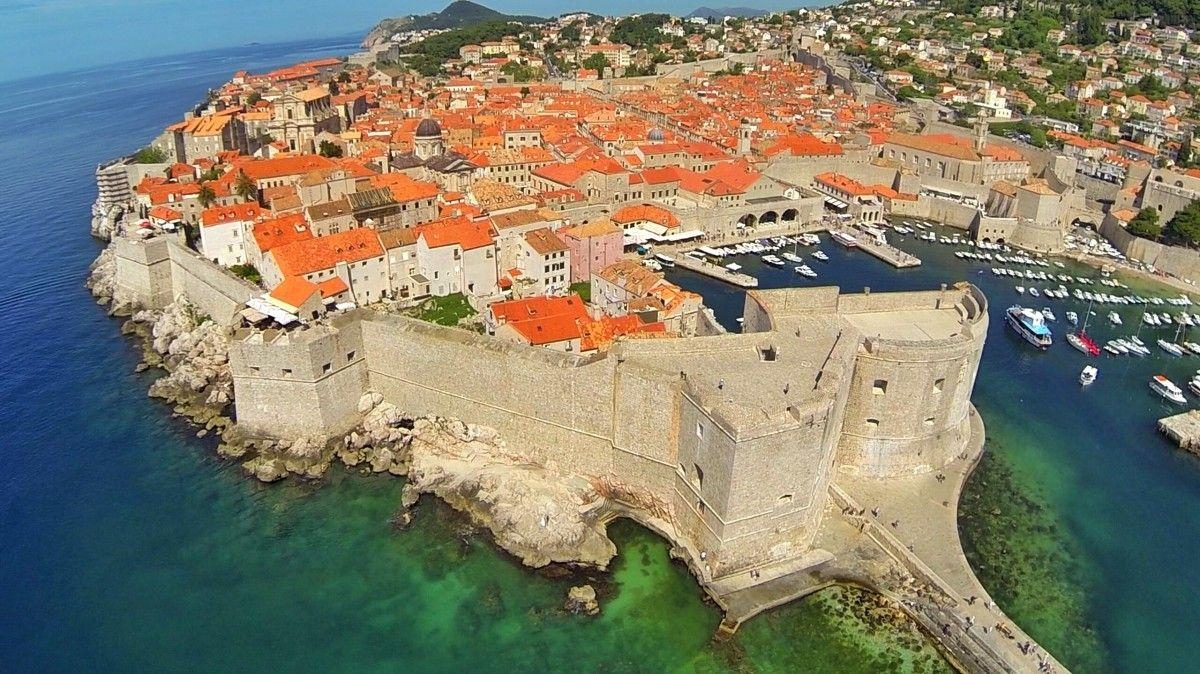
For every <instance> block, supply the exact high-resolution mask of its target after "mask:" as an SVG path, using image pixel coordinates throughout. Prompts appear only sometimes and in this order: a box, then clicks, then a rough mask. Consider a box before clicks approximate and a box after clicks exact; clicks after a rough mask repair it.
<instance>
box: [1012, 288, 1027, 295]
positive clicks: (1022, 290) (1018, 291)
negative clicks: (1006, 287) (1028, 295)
mask: <svg viewBox="0 0 1200 674" xmlns="http://www.w3.org/2000/svg"><path fill="white" fill-rule="evenodd" d="M1013 290H1016V291H1017V294H1018V295H1024V294H1025V286H1017V287H1016V288H1013Z"/></svg>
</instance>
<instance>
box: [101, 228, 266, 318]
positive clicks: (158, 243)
mask: <svg viewBox="0 0 1200 674" xmlns="http://www.w3.org/2000/svg"><path fill="white" fill-rule="evenodd" d="M112 246H113V247H114V250H115V252H116V260H117V268H116V283H117V285H118V286H119V287H120V288H121V289H122V290H124V291H125V292H127V293H129V294H130V295H131V296H132V297H133V298H134V300H135V302H137V304H139V305H140V306H143V307H146V308H151V309H161V308H162V307H165V306H166V305H168V304H170V303H171V302H173V301H175V298H177V297H180V296H182V297H186V298H187V299H188V301H189V302H191V303H192V304H193V305H195V306H196V307H197V308H198V309H200V310H201V311H203V312H204V313H206V314H208V315H209V316H211V317H212V318H213V320H215V321H217V322H218V323H219V324H221V325H224V326H231V325H233V324H234V322H235V319H236V317H237V313H238V312H239V311H241V310H242V309H243V308H244V307H245V306H246V300H248V299H250V298H251V297H255V296H257V295H260V294H262V289H261V288H258V287H257V286H254V285H252V284H250V283H247V282H246V281H243V280H241V279H239V278H237V277H236V276H233V275H231V274H229V273H228V272H226V271H225V270H223V269H221V268H220V267H217V266H216V265H214V264H212V263H210V262H208V261H207V260H205V259H203V258H201V257H200V256H199V255H198V254H196V253H195V252H193V251H191V250H189V249H188V248H186V247H185V246H183V245H182V244H181V243H179V242H178V241H176V240H174V239H173V238H172V237H169V236H156V237H153V238H150V239H147V240H138V239H132V238H129V237H116V238H114V239H113V241H112Z"/></svg>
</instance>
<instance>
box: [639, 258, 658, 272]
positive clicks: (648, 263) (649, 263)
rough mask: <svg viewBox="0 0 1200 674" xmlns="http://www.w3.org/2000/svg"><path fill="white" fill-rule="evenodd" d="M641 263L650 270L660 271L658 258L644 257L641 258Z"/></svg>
mask: <svg viewBox="0 0 1200 674" xmlns="http://www.w3.org/2000/svg"><path fill="white" fill-rule="evenodd" d="M642 264H643V265H644V266H645V267H646V269H649V270H650V271H662V265H661V264H659V263H658V260H652V259H650V258H646V259H645V260H642Z"/></svg>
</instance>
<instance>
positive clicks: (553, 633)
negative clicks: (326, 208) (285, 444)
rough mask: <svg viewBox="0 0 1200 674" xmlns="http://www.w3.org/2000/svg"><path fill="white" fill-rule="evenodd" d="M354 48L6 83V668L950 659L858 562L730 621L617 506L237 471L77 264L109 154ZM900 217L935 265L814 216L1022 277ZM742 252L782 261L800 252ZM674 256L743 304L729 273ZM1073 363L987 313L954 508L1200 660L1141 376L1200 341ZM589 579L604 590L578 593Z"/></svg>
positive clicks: (1056, 583) (283, 50)
mask: <svg viewBox="0 0 1200 674" xmlns="http://www.w3.org/2000/svg"><path fill="white" fill-rule="evenodd" d="M353 48H354V47H353V44H352V41H348V40H341V41H309V42H300V43H290V44H283V45H268V46H255V47H245V48H238V49H229V50H222V51H215V52H206V53H200V54H191V55H187V56H183V57H173V58H170V59H156V60H147V61H140V62H130V63H124V64H120V65H116V66H105V67H101V68H93V69H90V70H85V71H77V72H72V73H68V74H65V75H61V76H57V77H54V78H40V79H36V80H23V81H17V82H9V83H4V84H0V114H2V116H3V119H4V120H5V131H4V132H3V134H0V156H2V157H4V159H3V161H0V195H3V203H4V205H5V208H3V209H0V270H3V274H4V280H5V282H4V283H3V284H2V285H0V306H2V307H3V308H4V314H3V315H4V329H3V330H0V354H3V356H2V358H3V366H2V367H0V372H2V373H3V376H2V377H0V448H3V463H2V464H0V546H2V548H0V549H2V550H3V554H0V663H2V664H0V670H4V671H14V672H30V671H38V672H60V671H63V672H65V671H137V672H142V671H205V672H208V671H263V670H268V671H354V672H358V671H397V670H403V671H461V670H466V669H471V670H476V671H501V670H503V671H509V670H513V669H515V668H525V669H531V668H539V669H546V670H572V671H595V670H601V669H604V670H613V671H661V670H673V671H734V670H736V671H781V672H782V671H808V672H878V671H920V672H941V671H946V665H945V663H944V662H943V661H942V660H941V659H940V658H939V657H938V656H937V655H936V652H935V651H933V650H932V649H931V648H930V647H929V646H928V644H927V643H925V642H924V640H923V639H921V638H920V637H919V635H918V634H917V633H915V631H914V630H913V629H912V627H911V625H909V624H908V623H907V622H906V621H904V620H902V619H897V618H896V616H895V615H894V611H892V610H890V609H889V607H887V606H886V605H879V603H878V602H877V601H876V600H875V599H874V598H873V597H872V596H870V595H867V594H865V593H862V592H859V591H855V590H849V589H836V590H830V591H826V592H823V593H821V594H819V595H817V596H815V597H814V598H812V599H810V600H807V601H804V602H800V603H797V604H794V605H791V606H788V607H784V608H783V609H780V610H777V611H774V612H772V613H770V614H767V615H765V616H763V617H761V618H759V619H756V620H754V621H752V622H751V623H750V624H748V625H746V626H745V627H744V628H743V629H742V631H741V632H740V633H739V635H738V637H737V638H736V639H734V640H732V641H730V642H726V643H722V644H717V643H713V642H712V641H711V635H712V632H713V629H714V628H715V626H716V624H717V622H718V621H719V615H718V614H717V612H716V611H715V610H714V609H713V608H712V607H711V606H710V605H709V604H707V603H705V602H704V600H703V598H702V597H701V594H700V592H699V590H698V588H697V586H696V585H695V583H694V582H693V581H692V579H691V578H690V577H689V576H688V575H687V574H686V573H685V572H684V571H683V570H682V569H681V568H680V567H678V566H677V565H674V564H672V563H671V562H670V561H669V559H668V557H667V550H666V546H665V544H664V543H663V542H662V541H661V540H659V539H657V538H656V537H654V536H653V535H651V534H649V533H647V532H646V531H644V530H642V529H640V528H638V527H636V526H633V525H631V524H628V523H618V524H617V525H614V530H613V536H614V539H615V540H616V541H617V542H618V545H619V548H620V550H621V554H620V556H619V557H618V560H617V562H616V564H615V568H614V570H613V572H612V573H610V574H591V575H585V576H577V575H573V574H566V575H564V574H563V573H561V572H560V571H552V572H536V573H535V572H530V571H528V570H526V569H524V568H522V567H520V566H519V565H517V564H516V563H515V562H513V561H512V560H510V559H509V558H507V557H506V556H504V555H503V554H501V553H498V552H497V551H496V550H495V549H494V548H493V547H492V546H491V544H490V542H489V541H488V540H487V537H486V536H484V535H480V534H479V533H478V532H475V531H473V530H472V529H471V527H469V526H468V525H467V523H466V522H464V521H463V520H462V519H461V518H460V517H457V516H456V515H454V514H453V513H452V512H450V511H449V510H448V509H447V508H444V507H442V506H439V505H438V504H437V503H435V502H423V503H422V505H421V506H420V508H419V511H418V517H417V520H416V522H415V523H414V524H413V526H412V527H411V528H409V529H408V530H406V531H403V532H396V531H393V530H392V528H391V526H390V524H389V519H390V517H391V515H392V513H393V512H394V510H395V508H396V506H397V504H398V501H399V493H400V488H401V483H400V482H399V481H398V480H394V479H388V478H367V477H362V476H359V475H357V474H348V473H344V472H336V471H335V473H334V474H333V475H332V476H331V477H330V478H329V479H328V480H326V481H325V482H323V483H321V484H316V485H302V484H283V485H276V486H271V487H264V486H261V485H258V484H256V483H253V482H251V481H248V480H247V479H245V478H244V477H242V476H241V474H240V472H239V470H238V468H237V466H236V465H233V464H230V463H227V462H223V461H220V460H218V459H217V458H216V456H215V454H214V452H213V447H212V445H211V443H210V442H208V441H206V440H197V439H196V438H195V437H194V429H191V428H189V427H188V426H186V425H185V424H182V423H179V422H177V421H175V420H173V419H171V418H170V415H169V410H168V409H167V408H165V407H163V406H162V405H160V404H158V403H156V402H154V401H151V400H149V399H148V398H147V397H146V395H145V391H146V388H147V386H148V385H149V383H150V381H151V380H152V377H153V376H154V375H153V374H152V373H143V374H134V373H133V369H134V366H135V365H136V363H137V353H136V350H135V349H134V348H133V346H132V345H131V344H130V343H129V342H128V341H127V340H126V339H124V338H123V337H121V336H120V334H119V331H118V324H117V323H116V322H115V321H113V320H111V319H109V318H107V317H106V316H105V315H104V313H103V310H102V309H101V308H100V307H97V306H96V305H95V304H94V303H93V302H92V300H91V299H90V297H89V296H88V295H87V293H86V291H85V290H84V288H83V285H82V284H83V280H84V277H85V275H86V270H87V265H88V263H89V262H90V261H91V260H92V258H94V256H95V255H96V254H97V252H98V251H99V245H98V244H97V243H96V242H94V241H92V240H90V238H89V237H88V236H87V221H88V208H89V205H90V203H91V200H92V198H93V196H94V187H93V185H92V176H91V172H92V169H93V168H94V166H95V164H96V163H98V162H100V161H103V160H105V159H107V158H109V157H111V156H112V155H114V154H116V153H120V152H124V151H129V150H132V149H135V148H136V147H138V146H140V145H142V144H144V143H145V142H146V141H147V140H148V139H150V138H151V137H153V135H154V134H155V133H157V131H158V130H159V129H160V128H161V127H162V126H163V125H164V124H166V123H168V122H170V121H172V120H174V119H176V118H178V117H179V115H181V114H182V111H183V110H184V109H185V108H186V107H187V106H189V105H191V104H192V103H194V102H195V101H197V100H199V99H200V98H201V97H202V96H203V94H204V91H205V90H206V89H207V88H208V87H210V86H213V85H215V84H217V83H219V82H221V81H222V80H223V79H225V78H226V77H228V76H229V74H230V73H232V71H234V70H237V69H240V68H251V69H263V68H267V67H272V66H278V65H283V64H286V63H290V62H293V61H296V60H300V59H304V58H312V57H315V56H320V55H324V54H330V53H344V52H346V51H350V50H352V49H353ZM905 245H906V246H907V247H910V248H911V249H912V250H914V251H916V252H918V254H920V255H921V256H922V257H924V258H926V260H927V264H926V266H924V267H922V268H920V269H917V270H913V271H910V272H903V273H896V272H893V271H891V270H890V269H888V268H886V267H884V266H883V265H882V264H880V263H878V262H876V261H875V260H873V259H871V258H868V257H866V256H865V255H863V254H860V253H846V252H844V251H841V250H840V249H835V248H833V247H832V246H830V245H829V244H825V246H824V248H825V249H826V251H827V252H829V253H830V254H831V255H832V256H833V258H834V259H833V260H832V261H831V262H830V263H829V265H827V266H823V267H818V271H820V272H821V274H822V277H821V278H820V279H818V281H822V282H832V283H839V284H841V285H842V286H843V287H844V288H846V289H848V290H850V289H856V288H858V287H860V286H862V285H869V286H871V287H872V288H874V289H877V290H885V289H889V288H925V287H929V286H930V285H933V284H936V283H937V282H940V281H942V280H946V281H953V280H957V279H960V278H967V277H970V278H971V279H972V280H975V281H977V282H979V283H980V285H981V286H982V287H983V288H984V290H985V291H986V292H988V294H989V296H990V297H991V298H992V302H993V312H994V315H995V312H998V311H999V310H1002V308H1003V307H1004V306H1006V304H1007V302H1008V301H1009V300H1010V299H1011V297H1009V296H1006V295H1005V294H1004V293H1005V292H1011V291H1008V289H1007V286H1006V285H1005V284H999V283H995V282H994V281H993V278H992V277H991V276H990V274H988V275H984V276H975V275H974V273H975V271H976V268H975V267H974V266H971V265H967V264H964V263H960V262H959V261H957V260H955V259H954V258H953V257H951V256H950V255H949V251H948V250H945V249H942V248H939V247H929V246H927V245H926V244H917V243H910V244H905ZM747 266H748V267H750V268H751V270H752V271H754V272H755V273H758V274H760V275H761V277H762V278H763V281H764V285H767V286H770V285H772V284H774V285H783V284H788V283H794V282H796V279H795V277H794V275H792V274H791V272H779V271H775V270H772V269H758V268H757V265H756V263H753V262H751V263H748V264H747ZM677 278H678V279H679V280H680V282H681V283H684V284H685V285H688V286H690V287H695V288H698V289H700V290H702V291H703V292H704V293H705V295H706V296H707V297H708V298H709V301H710V302H711V303H712V304H713V305H714V306H715V307H716V308H717V310H718V312H719V314H720V315H721V317H722V319H723V320H725V321H726V322H728V323H729V324H732V322H733V318H734V317H735V316H736V311H737V308H738V307H740V305H741V300H740V298H739V297H737V294H736V293H734V292H732V291H730V290H729V289H727V288H724V287H719V286H714V285H712V284H709V283H707V282H706V281H704V280H703V279H699V278H696V277H686V276H685V275H683V274H680V275H678V277H677ZM1013 297H1015V295H1014V296H1013ZM1059 313H1060V314H1061V313H1062V312H1061V311H1060V312H1059ZM1127 322H1128V321H1127ZM1097 331H1098V332H1101V333H1103V332H1104V331H1103V330H1097ZM1058 332H1060V333H1061V330H1059V331H1058ZM1080 366H1081V357H1078V354H1075V352H1073V351H1069V350H1067V349H1066V348H1065V347H1063V348H1060V347H1058V346H1056V347H1055V349H1054V350H1052V351H1051V352H1050V353H1048V354H1038V353H1033V352H1032V351H1030V350H1028V349H1026V348H1024V347H1023V346H1022V345H1021V344H1020V343H1018V342H1016V341H1015V340H1013V339H1012V336H1011V335H1009V334H1007V333H1005V332H1004V331H1003V330H1002V329H1001V327H1000V323H999V321H998V320H994V321H993V330H992V334H991V335H990V336H989V343H988V348H987V351H986V352H985V356H984V365H983V368H984V370H983V374H982V376H981V377H980V380H979V385H978V387H977V391H976V396H975V400H976V404H977V405H978V406H979V407H980V409H981V411H982V413H983V415H984V418H985V420H986V421H987V424H988V429H989V433H990V440H989V442H990V445H989V446H990V447H991V449H992V450H993V451H992V453H991V455H990V458H989V460H988V461H987V462H985V463H984V465H983V466H982V467H981V469H980V471H979V472H977V474H976V476H975V479H974V480H973V482H972V485H971V487H970V489H969V490H968V493H967V496H966V505H965V507H964V518H963V532H964V534H965V536H966V538H967V540H968V542H969V547H970V549H971V553H972V554H973V555H974V560H975V563H976V568H977V569H979V570H980V575H981V577H982V579H983V580H984V582H985V584H987V585H988V586H989V588H991V589H992V591H993V592H994V594H995V595H996V596H997V598H998V600H999V601H1000V603H1001V604H1002V606H1004V608H1005V609H1006V610H1009V611H1010V613H1011V614H1012V615H1013V616H1014V617H1015V618H1016V619H1017V620H1018V621H1019V622H1020V623H1021V624H1022V625H1023V626H1025V627H1026V628H1027V629H1029V630H1030V631H1031V632H1032V633H1033V634H1034V635H1035V636H1037V637H1038V638H1039V639H1041V640H1042V641H1043V642H1044V643H1045V644H1046V645H1047V646H1048V647H1050V648H1051V650H1052V651H1054V652H1055V653H1056V654H1058V655H1059V657H1060V658H1062V659H1063V660H1064V661H1065V662H1066V663H1067V664H1069V665H1071V666H1072V667H1074V668H1075V669H1076V670H1077V671H1154V672H1186V671H1196V667H1195V666H1194V665H1193V663H1192V662H1191V654H1193V653H1194V652H1196V651H1197V647H1196V646H1197V643H1196V637H1195V636H1194V630H1193V629H1192V626H1194V625H1196V624H1198V623H1197V619H1198V618H1200V591H1198V590H1200V584H1198V582H1197V580H1196V576H1195V574H1194V573H1193V569H1192V564H1191V562H1192V560H1194V559H1196V558H1197V557H1198V556H1200V555H1198V554H1197V553H1200V542H1198V541H1200V537H1198V536H1197V533H1200V520H1198V515H1197V513H1198V512H1200V508H1197V504H1198V503H1200V465H1198V462H1197V461H1196V460H1194V459H1191V458H1190V457H1186V456H1183V455H1182V454H1180V453H1179V452H1178V451H1176V450H1174V449H1173V448H1172V447H1170V446H1169V445H1168V444H1167V443H1165V442H1163V441H1162V440H1161V439H1160V438H1158V437H1157V436H1156V435H1155V433H1154V431H1153V420H1154V419H1155V418H1156V417H1157V416H1160V415H1162V414H1164V413H1165V412H1166V410H1165V409H1164V408H1163V406H1162V405H1161V404H1160V403H1159V402H1158V401H1157V399H1155V398H1152V397H1151V396H1150V395H1149V393H1148V392H1147V390H1146V388H1145V379H1146V377H1147V376H1148V375H1149V373H1151V372H1153V371H1154V370H1155V369H1156V368H1159V367H1165V368H1166V369H1167V372H1168V374H1171V375H1172V376H1176V380H1177V381H1181V380H1182V377H1181V375H1182V374H1183V373H1184V372H1185V371H1188V370H1189V369H1195V367H1200V359H1196V360H1195V361H1194V362H1188V361H1177V362H1171V363H1167V362H1166V361H1165V360H1164V359H1162V358H1159V357H1157V356H1156V357H1155V358H1154V359H1148V360H1147V361H1129V362H1124V361H1113V362H1108V361H1105V362H1104V363H1102V364H1101V375H1100V381H1098V382H1097V384H1096V385H1094V386H1093V387H1092V388H1091V389H1090V390H1088V391H1086V392H1081V391H1080V390H1079V388H1078V386H1077V385H1076V384H1075V375H1076V373H1077V372H1078V369H1079V367H1080ZM584 580H587V581H590V582H593V583H594V584H595V585H596V586H597V587H598V588H599V590H600V594H601V601H602V605H603V613H602V615H601V616H600V617H598V618H585V617H579V616H573V615H568V614H565V613H563V612H562V611H561V610H560V606H561V603H562V599H563V597H564V594H565V591H566V589H567V588H568V587H569V586H570V585H572V584H575V583H578V582H582V581H584Z"/></svg>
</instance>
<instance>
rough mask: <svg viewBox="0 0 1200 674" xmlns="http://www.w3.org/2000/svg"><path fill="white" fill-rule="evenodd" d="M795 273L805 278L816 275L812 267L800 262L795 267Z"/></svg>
mask: <svg viewBox="0 0 1200 674" xmlns="http://www.w3.org/2000/svg"><path fill="white" fill-rule="evenodd" d="M796 273H797V274H799V275H801V276H804V277H807V278H816V277H817V272H815V271H813V270H812V267H809V266H808V265H806V264H802V265H800V266H799V267H796Z"/></svg>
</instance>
